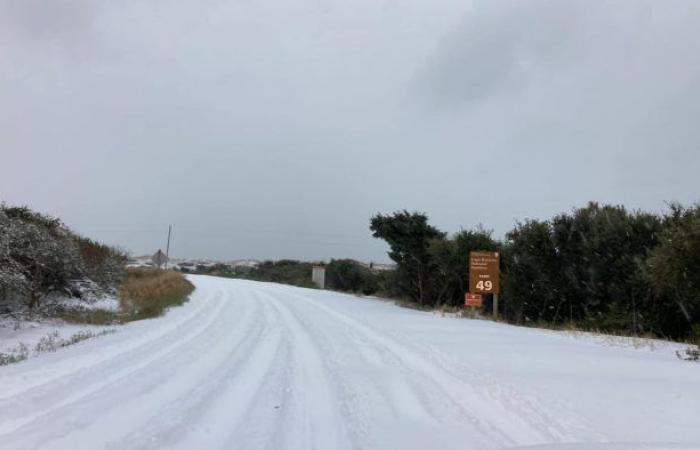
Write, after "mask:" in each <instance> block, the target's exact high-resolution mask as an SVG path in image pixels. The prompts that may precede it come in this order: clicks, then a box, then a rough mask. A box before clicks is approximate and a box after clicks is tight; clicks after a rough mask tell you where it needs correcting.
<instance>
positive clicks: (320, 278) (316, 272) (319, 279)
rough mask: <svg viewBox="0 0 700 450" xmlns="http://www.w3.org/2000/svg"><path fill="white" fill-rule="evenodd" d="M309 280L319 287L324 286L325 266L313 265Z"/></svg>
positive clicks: (323, 287)
mask: <svg viewBox="0 0 700 450" xmlns="http://www.w3.org/2000/svg"><path fill="white" fill-rule="evenodd" d="M311 281H313V283H314V284H315V285H316V286H318V288H319V289H325V288H326V268H325V267H322V266H314V267H313V269H312V270H311Z"/></svg>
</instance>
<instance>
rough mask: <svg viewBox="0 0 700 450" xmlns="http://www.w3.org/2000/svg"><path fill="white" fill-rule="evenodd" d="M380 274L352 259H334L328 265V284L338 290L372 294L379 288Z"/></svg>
mask: <svg viewBox="0 0 700 450" xmlns="http://www.w3.org/2000/svg"><path fill="white" fill-rule="evenodd" d="M379 281H380V278H379V276H378V275H377V274H376V273H375V272H373V271H372V270H371V269H369V268H368V267H365V266H364V265H362V264H361V263H359V262H357V261H354V260H352V259H333V260H331V262H330V263H329V264H328V265H327V266H326V286H327V287H328V288H329V289H335V290H337V291H345V292H355V293H361V294H365V295H372V294H374V293H376V292H377V291H378V290H379Z"/></svg>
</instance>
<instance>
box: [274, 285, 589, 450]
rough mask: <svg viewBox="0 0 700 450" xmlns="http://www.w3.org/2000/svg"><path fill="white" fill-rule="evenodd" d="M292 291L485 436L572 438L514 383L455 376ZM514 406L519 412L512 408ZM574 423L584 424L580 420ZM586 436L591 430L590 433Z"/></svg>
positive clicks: (534, 440) (509, 440)
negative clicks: (501, 387) (498, 390)
mask: <svg viewBox="0 0 700 450" xmlns="http://www.w3.org/2000/svg"><path fill="white" fill-rule="evenodd" d="M273 289H274V288H273ZM291 295H293V296H294V298H296V299H298V300H301V301H304V302H306V303H307V304H309V305H311V306H313V307H315V308H317V309H319V310H321V311H323V312H325V313H326V314H328V315H329V316H331V317H333V318H335V319H337V320H338V321H340V322H341V323H343V324H345V325H347V327H348V329H350V330H353V331H354V332H356V333H357V334H356V335H355V336H354V338H353V340H354V341H356V340H357V339H358V338H359V337H360V336H364V337H365V338H366V339H367V340H369V341H371V342H374V344H375V345H377V348H379V349H382V350H380V351H381V352H382V354H383V355H384V356H385V357H393V358H396V361H399V362H400V363H401V364H403V365H405V367H406V368H407V369H408V370H410V371H412V372H413V373H414V377H415V375H420V376H421V377H422V378H423V379H424V380H426V381H428V382H429V383H430V384H433V386H434V387H435V388H437V389H438V390H441V391H442V392H443V394H444V395H445V396H446V397H447V398H448V399H451V400H454V401H455V402H456V403H457V404H458V405H459V406H460V409H461V410H462V413H463V414H464V416H465V417H467V418H469V419H470V420H471V421H472V422H473V423H474V424H478V427H479V428H480V429H481V431H482V432H484V434H485V435H486V436H489V437H490V438H491V439H493V440H494V441H496V442H500V444H501V445H515V444H522V443H523V440H524V437H525V436H527V438H526V439H525V443H531V444H538V443H542V442H552V441H554V442H565V441H571V440H575V437H573V436H571V435H570V434H569V433H568V431H567V428H566V427H565V426H561V425H558V424H557V420H556V419H555V418H553V417H551V416H549V415H547V414H545V413H543V411H544V408H537V407H535V406H533V405H532V404H531V403H530V402H529V401H527V400H525V399H524V397H523V396H522V395H520V394H519V393H517V392H516V391H515V390H514V389H508V390H506V391H505V395H494V390H493V386H494V385H496V383H494V382H492V383H490V386H491V388H492V390H491V391H489V390H488V389H486V388H482V387H481V386H478V385H477V386H474V385H472V384H469V383H466V382H465V381H464V380H462V379H459V378H457V377H456V376H455V375H454V372H453V371H452V370H448V369H446V368H445V367H444V366H441V365H439V364H436V362H435V361H434V360H433V359H431V358H429V357H424V356H422V354H420V353H418V352H417V351H416V350H413V349H411V348H410V347H409V346H408V345H407V344H404V343H400V342H398V341H396V340H394V339H393V338H392V337H390V336H388V335H387V334H386V333H381V332H379V331H377V330H375V329H373V328H372V327H370V326H369V325H366V324H363V323H360V322H358V321H357V320H356V319H354V318H352V317H350V316H348V315H345V314H342V313H340V312H338V311H336V310H333V309H331V308H329V307H327V306H325V305H321V304H319V303H318V302H316V301H315V300H313V299H312V298H310V297H309V296H304V295H300V294H296V293H295V294H291ZM514 407H515V411H517V414H516V413H515V412H514V411H513V408H514ZM473 410H477V411H479V414H478V416H479V417H478V419H477V418H476V417H475V416H474V415H473V414H471V413H470V411H473ZM578 423H579V426H580V427H583V425H581V422H578ZM590 437H591V436H590V435H589V436H588V438H590Z"/></svg>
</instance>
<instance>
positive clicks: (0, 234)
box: [0, 204, 126, 317]
mask: <svg viewBox="0 0 700 450" xmlns="http://www.w3.org/2000/svg"><path fill="white" fill-rule="evenodd" d="M125 264H126V255H125V253H124V252H122V251H120V250H119V249H116V248H113V247H109V246H106V245H102V244H100V243H97V242H94V241H92V240H90V239H87V238H84V237H81V236H79V235H77V234H75V233H73V232H72V231H70V230H69V229H68V228H67V227H66V226H65V225H63V223H61V221H60V220H59V219H56V218H54V217H50V216H47V215H43V214H40V213H37V212H34V211H32V210H30V209H29V208H26V207H9V206H6V205H4V204H2V205H0V314H4V315H14V316H17V317H19V316H21V315H23V314H30V313H33V314H36V313H40V314H49V313H53V312H56V311H47V310H46V308H49V307H51V305H49V304H48V303H49V302H47V300H50V299H51V298H52V297H57V296H62V297H73V298H80V299H84V300H86V301H89V300H92V299H95V298H98V297H100V296H104V295H110V294H115V293H116V290H117V287H118V285H119V282H120V281H121V279H122V278H123V276H124V268H125Z"/></svg>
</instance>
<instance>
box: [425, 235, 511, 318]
mask: <svg viewBox="0 0 700 450" xmlns="http://www.w3.org/2000/svg"><path fill="white" fill-rule="evenodd" d="M491 233H492V232H491V231H488V230H484V229H481V228H479V229H477V230H463V231H460V232H459V233H457V234H455V235H454V236H453V237H451V238H436V239H433V240H432V241H430V246H429V248H428V253H429V255H430V258H431V260H432V261H433V266H434V268H435V275H436V277H437V283H436V287H437V289H436V291H435V294H434V297H433V298H434V301H433V302H432V304H433V305H434V306H438V305H449V306H459V305H463V304H464V293H465V292H467V290H468V289H469V281H468V280H469V271H468V267H469V253H470V252H472V251H499V250H500V243H499V242H497V241H495V240H494V239H493V238H492V237H491Z"/></svg>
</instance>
